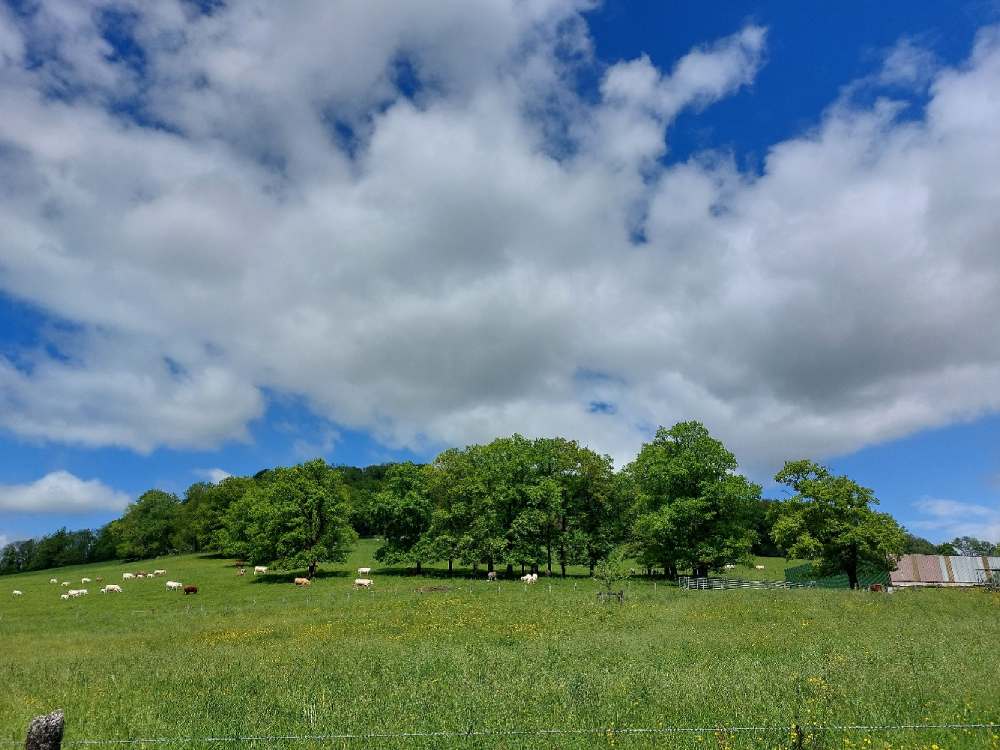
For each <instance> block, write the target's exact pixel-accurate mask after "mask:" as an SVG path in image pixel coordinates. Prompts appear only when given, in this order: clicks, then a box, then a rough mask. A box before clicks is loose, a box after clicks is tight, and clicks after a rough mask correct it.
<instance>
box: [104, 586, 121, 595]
mask: <svg viewBox="0 0 1000 750" xmlns="http://www.w3.org/2000/svg"><path fill="white" fill-rule="evenodd" d="M101 593H102V594H120V593H122V587H121V586H119V585H118V584H116V583H109V584H108V585H107V586H101Z"/></svg>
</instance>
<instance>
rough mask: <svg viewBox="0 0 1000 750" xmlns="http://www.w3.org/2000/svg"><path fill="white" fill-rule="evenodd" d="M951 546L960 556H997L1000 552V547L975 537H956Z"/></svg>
mask: <svg viewBox="0 0 1000 750" xmlns="http://www.w3.org/2000/svg"><path fill="white" fill-rule="evenodd" d="M950 544H951V546H952V547H953V548H954V549H955V551H956V553H957V554H959V555H967V556H973V557H979V556H981V555H996V554H998V550H1000V545H995V544H993V542H988V541H986V540H985V539H977V538H976V537H974V536H959V537H955V538H954V539H952V540H951V542H950Z"/></svg>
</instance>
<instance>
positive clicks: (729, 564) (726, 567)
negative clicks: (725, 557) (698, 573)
mask: <svg viewBox="0 0 1000 750" xmlns="http://www.w3.org/2000/svg"><path fill="white" fill-rule="evenodd" d="M722 567H723V568H725V569H726V570H732V569H733V568H735V567H736V566H735V565H733V564H732V563H726V564H725V565H723V566H722Z"/></svg>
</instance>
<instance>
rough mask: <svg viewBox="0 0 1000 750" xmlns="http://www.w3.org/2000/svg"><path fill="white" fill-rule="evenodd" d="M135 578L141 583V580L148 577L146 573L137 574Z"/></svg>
mask: <svg viewBox="0 0 1000 750" xmlns="http://www.w3.org/2000/svg"><path fill="white" fill-rule="evenodd" d="M135 577H136V578H137V579H138V580H140V581H141V580H142V579H143V578H145V577H146V574H145V573H136V574H135Z"/></svg>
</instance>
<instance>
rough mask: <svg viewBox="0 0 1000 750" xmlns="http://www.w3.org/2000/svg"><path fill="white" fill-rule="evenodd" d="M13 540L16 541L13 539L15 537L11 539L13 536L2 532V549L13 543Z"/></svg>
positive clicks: (0, 545)
mask: <svg viewBox="0 0 1000 750" xmlns="http://www.w3.org/2000/svg"><path fill="white" fill-rule="evenodd" d="M12 541H14V540H13V539H11V538H10V537H9V536H7V535H6V534H0V549H3V548H4V547H6V546H7V545H8V544H10V543H11V542H12Z"/></svg>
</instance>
